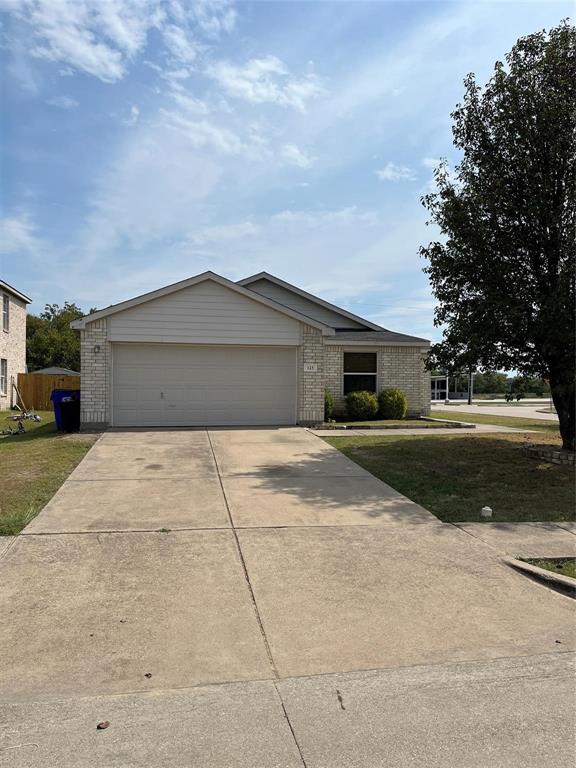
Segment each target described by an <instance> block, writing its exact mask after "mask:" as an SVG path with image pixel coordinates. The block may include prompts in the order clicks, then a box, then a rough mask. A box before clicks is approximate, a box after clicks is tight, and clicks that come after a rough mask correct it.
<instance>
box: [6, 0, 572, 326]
mask: <svg viewBox="0 0 576 768" xmlns="http://www.w3.org/2000/svg"><path fill="white" fill-rule="evenodd" d="M572 8H573V4H572V3H571V2H541V1H538V2H508V1H504V0H502V1H501V2H483V1H482V2H480V1H478V2H476V0H468V1H467V2H465V1H462V2H457V1H456V0H454V1H452V2H433V1H432V0H430V1H428V2H424V1H422V2H415V1H414V2H412V1H410V0H404V1H403V2H313V3H308V2H255V3H251V2H240V3H233V2H229V1H228V0H203V1H202V2H191V1H190V0H0V18H1V28H0V36H1V49H0V54H1V56H2V66H3V72H4V77H3V81H2V141H1V169H0V171H1V182H0V183H1V190H0V191H1V203H2V211H1V214H0V215H1V222H0V223H1V226H2V234H1V235H0V275H1V276H2V278H3V279H5V280H7V281H8V282H9V283H12V284H13V285H15V286H16V287H18V288H19V289H20V290H22V291H24V292H25V293H27V294H28V295H30V296H31V297H32V298H33V300H34V303H33V305H32V307H31V311H32V312H39V311H41V309H42V308H43V305H44V304H45V303H46V302H50V303H53V302H56V303H63V301H64V300H69V301H74V302H76V303H78V304H79V305H80V306H82V307H84V308H86V309H87V308H89V307H91V306H95V307H99V308H101V307H103V306H106V305H108V304H111V303H115V302H117V301H121V300H123V299H126V298H130V297H131V296H134V295H138V294H140V293H143V292H145V291H148V290H153V289H155V288H158V287H160V286H162V285H166V284H168V283H172V282H175V281H177V280H181V279H183V278H186V277H189V276H191V275H194V274H197V273H199V272H203V271H204V270H206V269H212V270H214V271H216V272H219V273H220V274H223V275H225V276H227V277H229V278H231V279H239V278H242V277H245V276H247V275H250V274H253V273H255V272H259V271H261V270H267V271H269V272H272V273H273V274H276V275H278V276H279V277H282V278H283V279H285V280H288V281H290V282H293V283H296V284H297V285H299V286H301V287H303V288H305V289H307V290H310V291H311V292H313V293H317V294H319V295H321V296H323V297H324V298H326V299H328V300H331V301H334V302H335V303H338V304H340V305H341V306H344V307H347V308H349V309H350V310H352V311H353V312H356V313H358V314H360V315H363V316H365V317H368V318H370V319H372V320H373V321H375V322H378V323H380V324H382V325H384V326H385V327H388V328H392V329H395V330H399V331H404V332H406V333H415V334H418V335H421V336H425V337H427V338H432V339H435V338H439V331H438V330H437V329H434V328H433V324H432V308H433V304H434V302H433V300H432V298H431V295H430V291H429V289H428V284H427V280H426V277H425V275H423V274H422V271H421V270H422V266H423V263H422V260H421V259H420V257H419V256H418V248H419V246H420V245H421V244H423V243H425V242H427V241H428V240H429V239H430V238H431V237H433V236H435V232H434V230H433V229H431V228H430V227H426V225H425V222H426V212H425V211H424V209H423V208H422V206H421V204H420V197H421V195H422V194H423V193H424V192H425V191H426V190H427V189H429V188H430V186H431V184H432V168H433V166H434V164H435V163H436V162H437V159H438V158H439V157H447V158H448V159H449V161H451V162H452V163H454V162H456V160H457V157H456V156H455V155H454V153H453V150H452V147H451V132H450V117H449V115H450V112H451V110H452V109H453V108H454V106H455V104H456V103H457V102H458V101H459V99H460V98H461V96H462V80H463V78H464V76H465V75H466V74H467V73H468V72H470V71H474V72H475V73H476V74H477V75H478V77H479V78H480V79H481V80H484V79H486V78H487V77H488V76H489V74H490V71H491V69H492V66H493V64H494V61H495V60H497V59H499V58H502V57H503V56H504V54H505V53H506V51H508V50H509V49H510V47H511V46H512V44H513V43H514V41H515V40H516V39H517V38H518V37H519V36H520V35H523V34H527V33H530V32H533V31H536V30H539V29H541V28H549V27H550V26H552V25H554V24H557V23H558V22H559V21H560V19H561V18H563V17H566V16H569V15H570V14H571V11H572Z"/></svg>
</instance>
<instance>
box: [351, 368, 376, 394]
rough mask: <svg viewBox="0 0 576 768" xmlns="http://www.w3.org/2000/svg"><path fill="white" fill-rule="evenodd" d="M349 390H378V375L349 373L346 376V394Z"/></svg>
mask: <svg viewBox="0 0 576 768" xmlns="http://www.w3.org/2000/svg"><path fill="white" fill-rule="evenodd" d="M349 392H376V376H375V375H372V374H364V375H362V374H361V375H360V376H355V375H354V374H351V373H349V374H347V375H346V376H344V394H345V395H347V394H348V393H349Z"/></svg>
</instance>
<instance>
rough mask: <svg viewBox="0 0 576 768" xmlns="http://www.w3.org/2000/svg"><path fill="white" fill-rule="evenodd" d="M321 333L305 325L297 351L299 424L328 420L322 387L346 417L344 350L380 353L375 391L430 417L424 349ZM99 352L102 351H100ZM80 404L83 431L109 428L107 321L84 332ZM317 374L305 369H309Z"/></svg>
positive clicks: (93, 324) (91, 326)
mask: <svg viewBox="0 0 576 768" xmlns="http://www.w3.org/2000/svg"><path fill="white" fill-rule="evenodd" d="M325 340H326V337H323V336H322V332H321V331H320V330H319V329H317V328H314V327H312V326H308V325H302V337H301V345H300V347H299V348H298V423H299V424H304V425H312V424H318V423H320V422H322V421H323V419H324V388H325V387H328V388H329V389H330V390H331V391H332V393H333V395H334V399H335V405H336V412H337V413H343V412H344V406H345V401H344V394H343V359H344V351H346V350H349V351H353V352H376V353H377V364H378V366H377V387H378V390H381V389H384V387H399V388H400V389H402V390H403V391H404V392H405V393H406V396H407V398H408V415H409V416H420V415H428V414H429V413H430V375H429V374H428V373H426V372H425V371H424V364H423V356H424V355H423V351H422V349H421V348H420V347H401V346H398V347H374V346H372V347H364V346H354V347H352V346H351V347H349V348H346V347H342V346H336V345H330V344H329V343H328V344H326V345H325V344H324V342H325ZM96 349H98V351H96ZM81 357H82V368H81V370H82V401H81V418H82V425H83V427H84V428H102V427H105V426H107V425H108V424H109V423H110V416H111V414H110V411H111V404H110V389H111V382H110V376H111V372H112V345H111V344H110V342H109V341H108V329H107V321H106V319H101V320H95V321H94V322H92V323H88V324H87V325H86V328H85V329H84V330H83V331H81ZM307 364H309V365H310V366H311V367H312V366H313V367H315V368H316V370H308V371H307V370H305V368H306V365H307Z"/></svg>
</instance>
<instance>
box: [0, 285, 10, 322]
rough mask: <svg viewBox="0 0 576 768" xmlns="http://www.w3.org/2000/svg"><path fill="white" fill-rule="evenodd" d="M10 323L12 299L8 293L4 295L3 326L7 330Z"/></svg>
mask: <svg viewBox="0 0 576 768" xmlns="http://www.w3.org/2000/svg"><path fill="white" fill-rule="evenodd" d="M9 325H10V299H9V298H8V294H6V293H5V294H3V296H2V327H3V329H4V330H5V331H7V330H8V328H9Z"/></svg>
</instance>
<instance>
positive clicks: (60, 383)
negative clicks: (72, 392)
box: [18, 373, 80, 411]
mask: <svg viewBox="0 0 576 768" xmlns="http://www.w3.org/2000/svg"><path fill="white" fill-rule="evenodd" d="M55 389H80V376H59V375H52V374H47V373H19V374H18V390H19V392H20V398H19V400H18V405H20V406H21V407H24V406H25V407H26V408H31V409H34V410H35V411H51V410H52V401H51V400H50V395H51V394H52V391H53V390H55Z"/></svg>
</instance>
